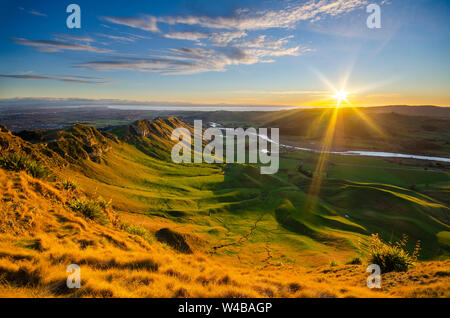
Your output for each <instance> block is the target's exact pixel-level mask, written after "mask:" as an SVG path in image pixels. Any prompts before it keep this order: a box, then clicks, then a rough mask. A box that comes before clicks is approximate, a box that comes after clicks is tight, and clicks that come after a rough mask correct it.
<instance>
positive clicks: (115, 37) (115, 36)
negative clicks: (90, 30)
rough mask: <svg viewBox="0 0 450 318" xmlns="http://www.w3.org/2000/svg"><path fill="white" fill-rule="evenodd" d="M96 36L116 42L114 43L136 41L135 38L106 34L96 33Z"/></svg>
mask: <svg viewBox="0 0 450 318" xmlns="http://www.w3.org/2000/svg"><path fill="white" fill-rule="evenodd" d="M96 35H97V36H101V37H104V38H107V39H110V40H114V41H121V42H134V41H135V38H132V37H125V36H119V35H111V34H104V33H96Z"/></svg>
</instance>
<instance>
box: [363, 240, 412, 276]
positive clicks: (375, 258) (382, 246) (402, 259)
mask: <svg viewBox="0 0 450 318" xmlns="http://www.w3.org/2000/svg"><path fill="white" fill-rule="evenodd" d="M407 242H408V238H407V236H406V235H404V236H403V238H402V240H401V241H400V242H396V243H392V242H389V243H388V244H386V243H384V242H383V241H382V240H381V239H380V238H379V236H378V234H373V235H372V237H371V238H370V241H369V250H368V253H369V259H368V260H369V262H370V263H371V264H377V265H378V266H380V268H381V271H382V272H383V273H388V272H406V271H408V269H409V268H411V267H412V266H414V263H415V262H416V261H417V257H418V256H419V251H420V242H417V244H416V248H415V250H414V252H413V253H412V254H410V253H409V252H408V251H406V249H405V248H406V244H407Z"/></svg>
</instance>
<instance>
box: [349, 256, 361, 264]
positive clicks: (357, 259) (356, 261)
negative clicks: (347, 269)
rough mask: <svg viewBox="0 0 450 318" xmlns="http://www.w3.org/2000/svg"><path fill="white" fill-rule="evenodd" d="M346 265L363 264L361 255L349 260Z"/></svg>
mask: <svg viewBox="0 0 450 318" xmlns="http://www.w3.org/2000/svg"><path fill="white" fill-rule="evenodd" d="M346 265H362V261H361V259H360V258H359V257H355V258H353V259H352V260H351V261H349V262H347V263H346Z"/></svg>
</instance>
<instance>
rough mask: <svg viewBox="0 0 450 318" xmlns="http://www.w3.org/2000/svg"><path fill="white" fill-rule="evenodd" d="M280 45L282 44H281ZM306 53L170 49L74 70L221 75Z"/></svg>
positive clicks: (297, 50) (295, 49)
mask: <svg viewBox="0 0 450 318" xmlns="http://www.w3.org/2000/svg"><path fill="white" fill-rule="evenodd" d="M283 43H284V42H283ZM305 52H307V49H306V48H301V47H299V46H297V47H293V48H285V47H283V46H280V47H277V49H273V48H270V46H269V48H264V47H263V48H252V49H248V48H240V47H236V46H229V47H218V48H196V47H194V48H172V49H169V50H168V51H167V52H166V53H165V54H162V55H154V56H152V57H150V58H128V57H118V58H116V59H112V60H99V61H91V62H86V63H81V64H78V65H76V67H77V68H83V69H90V70H97V71H106V70H131V71H141V72H156V73H160V74H163V75H174V74H178V75H180V74H195V73H201V72H211V71H214V72H222V71H225V70H226V69H227V67H229V66H232V65H251V64H255V63H271V62H274V60H273V59H270V57H278V56H285V55H300V54H303V53H305Z"/></svg>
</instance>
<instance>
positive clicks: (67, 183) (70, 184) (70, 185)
mask: <svg viewBox="0 0 450 318" xmlns="http://www.w3.org/2000/svg"><path fill="white" fill-rule="evenodd" d="M62 187H63V189H64V190H75V189H77V188H78V184H77V183H76V182H74V181H71V180H64V181H63V182H62Z"/></svg>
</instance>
